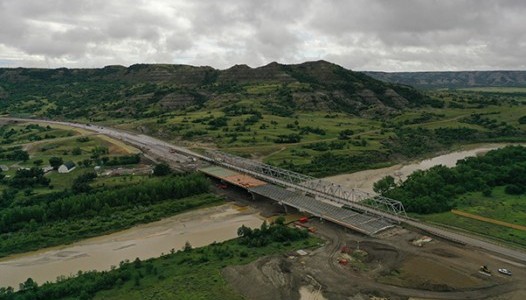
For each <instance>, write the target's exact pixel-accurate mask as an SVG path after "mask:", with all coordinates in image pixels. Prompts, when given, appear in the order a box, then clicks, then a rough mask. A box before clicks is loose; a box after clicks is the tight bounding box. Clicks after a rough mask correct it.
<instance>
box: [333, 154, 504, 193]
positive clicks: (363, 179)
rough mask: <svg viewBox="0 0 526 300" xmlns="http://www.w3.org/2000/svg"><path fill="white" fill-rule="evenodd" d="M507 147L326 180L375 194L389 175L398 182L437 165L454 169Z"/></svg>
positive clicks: (440, 157) (441, 156)
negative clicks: (469, 159) (376, 185)
mask: <svg viewBox="0 0 526 300" xmlns="http://www.w3.org/2000/svg"><path fill="white" fill-rule="evenodd" d="M506 145H507V144H485V145H479V146H477V147H476V148H473V149H469V150H462V151H455V152H451V153H448V154H444V155H440V156H437V157H434V158H430V159H426V160H422V161H419V162H415V163H409V164H398V165H394V166H391V167H387V168H381V169H372V170H364V171H360V172H356V173H351V174H342V175H337V176H332V177H327V178H326V179H327V180H329V181H332V182H334V183H337V184H340V185H342V186H345V187H348V188H357V189H360V190H362V191H366V192H369V193H373V184H374V183H375V182H377V181H378V180H380V179H382V178H383V177H385V176H387V175H391V176H393V177H394V178H395V179H396V180H397V181H398V180H405V179H406V178H407V176H409V175H410V174H411V173H413V172H414V171H416V170H427V169H429V168H431V167H433V166H436V165H444V166H447V167H453V166H455V165H456V163H457V161H458V160H460V159H463V158H466V157H469V156H476V155H481V154H484V153H486V152H488V151H490V150H494V149H498V148H502V147H505V146H506Z"/></svg>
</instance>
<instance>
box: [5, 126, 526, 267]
mask: <svg viewBox="0 0 526 300" xmlns="http://www.w3.org/2000/svg"><path fill="white" fill-rule="evenodd" d="M2 119H4V120H13V121H22V122H26V121H34V122H43V123H49V124H58V125H65V126H71V127H77V128H82V129H85V130H90V131H94V132H98V133H100V134H104V135H107V136H110V137H112V138H115V139H119V140H121V141H124V142H127V143H129V144H131V145H133V146H136V147H138V148H140V149H142V150H144V151H147V152H150V153H151V154H153V155H156V156H159V157H163V158H165V159H169V160H171V161H174V162H179V163H191V162H193V161H194V160H195V159H201V160H205V161H207V162H212V160H211V159H210V158H208V157H206V156H204V155H201V154H199V153H196V152H193V151H191V150H189V149H187V148H184V147H179V146H175V145H172V144H170V143H167V142H164V141H161V140H159V139H156V138H153V137H150V136H147V135H144V134H136V133H131V132H127V131H123V130H119V129H114V128H109V127H103V126H98V125H87V124H79V123H71V122H60V121H51V120H38V119H21V118H2ZM225 166H226V167H233V168H234V169H239V168H238V167H235V166H230V165H225ZM240 171H243V172H245V173H248V174H252V175H254V176H256V177H259V178H261V179H263V180H267V181H270V182H273V183H278V184H281V185H284V186H288V187H292V188H295V189H298V190H305V189H306V188H305V187H303V186H300V185H296V184H292V183H290V182H285V181H279V182H277V181H278V180H277V179H276V178H271V177H268V176H265V175H261V174H253V173H254V172H252V171H249V170H240ZM267 177H268V178H267ZM305 191H306V192H309V193H314V194H317V195H318V196H320V197H323V198H325V199H327V200H329V201H334V202H336V203H340V202H341V201H340V200H341V199H336V197H331V196H330V195H327V194H323V193H320V192H318V191H313V190H310V189H308V190H305ZM331 198H334V199H331ZM356 206H359V207H360V208H361V209H364V210H365V211H368V210H371V213H374V214H376V215H380V216H383V217H386V218H388V219H391V220H393V221H397V222H402V223H406V224H408V225H410V226H413V227H415V228H418V229H421V230H424V231H426V232H429V233H431V234H433V235H436V236H439V237H442V238H444V239H447V240H451V241H454V242H458V243H461V244H465V245H467V246H471V247H475V248H480V249H483V250H486V251H489V252H491V253H494V254H497V255H501V256H505V257H507V258H511V259H513V260H517V261H520V262H523V263H526V252H523V251H520V250H516V249H511V248H508V247H505V246H502V245H498V244H495V243H493V242H489V241H486V240H483V239H480V238H477V237H476V236H472V235H468V234H465V233H459V232H454V231H452V230H449V229H447V230H446V229H443V228H439V227H436V226H431V225H429V224H425V223H422V222H418V221H415V220H412V219H406V218H402V217H399V216H394V215H391V214H388V213H384V212H380V211H377V210H374V211H373V210H372V209H370V208H368V207H365V206H362V205H359V204H357V205H356Z"/></svg>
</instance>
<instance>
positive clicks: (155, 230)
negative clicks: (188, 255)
mask: <svg viewBox="0 0 526 300" xmlns="http://www.w3.org/2000/svg"><path fill="white" fill-rule="evenodd" d="M263 220H264V219H263V218H262V217H260V216H259V214H258V213H257V212H256V211H255V210H254V209H251V208H248V207H243V208H241V207H238V206H235V205H232V204H224V205H220V206H214V207H208V208H204V209H199V210H195V211H190V212H186V213H182V214H179V215H176V216H173V217H169V218H166V219H163V220H161V221H157V222H153V223H148V224H143V225H139V226H135V227H133V228H130V229H127V230H124V231H120V232H116V233H113V234H109V235H105V236H100V237H96V238H90V239H87V240H83V241H81V242H78V243H74V244H71V245H67V246H60V247H55V248H50V249H42V250H39V251H35V252H29V253H24V254H18V255H14V256H11V257H6V258H3V259H1V260H0V286H12V287H18V284H19V283H21V282H24V281H25V280H26V279H27V278H29V277H31V278H32V279H33V280H35V281H36V282H38V283H39V284H41V283H44V282H45V281H55V280H56V279H57V278H58V277H63V276H65V277H68V276H71V275H75V274H76V273H77V272H78V271H79V270H82V271H88V270H108V269H110V268H111V266H117V265H119V262H121V261H123V260H125V259H128V260H134V259H135V258H137V257H139V258H140V259H141V260H144V259H147V258H151V257H158V256H160V255H161V254H162V253H169V252H170V251H171V249H175V250H180V249H182V247H183V246H184V245H185V243H186V242H187V241H188V242H189V243H190V244H191V245H192V246H194V247H200V246H205V245H208V244H211V243H213V242H214V241H215V242H221V241H225V240H229V239H232V238H235V237H237V228H238V227H240V226H241V225H245V226H247V227H252V228H255V227H259V226H260V225H261V223H262V221H263Z"/></svg>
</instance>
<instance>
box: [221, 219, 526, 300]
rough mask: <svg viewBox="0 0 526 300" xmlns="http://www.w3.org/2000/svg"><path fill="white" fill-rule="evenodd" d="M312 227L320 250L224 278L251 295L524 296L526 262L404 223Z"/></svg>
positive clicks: (230, 270)
mask: <svg viewBox="0 0 526 300" xmlns="http://www.w3.org/2000/svg"><path fill="white" fill-rule="evenodd" d="M308 224H309V226H313V227H315V228H316V233H315V235H316V236H318V237H320V238H321V239H322V240H323V244H322V245H321V246H320V247H319V248H317V249H305V252H301V251H300V253H298V252H294V253H288V254H286V255H283V256H274V257H265V258H262V259H259V260H257V261H255V262H253V263H251V264H248V265H242V266H231V267H226V268H225V269H223V270H222V274H223V276H224V277H225V279H226V280H227V281H228V282H229V283H230V284H231V285H232V286H233V287H234V288H235V289H236V290H238V291H239V292H240V293H241V294H242V295H244V296H245V297H246V298H247V299H331V300H332V299H356V300H359V299H494V300H497V299H502V300H504V299H514V300H515V299H516V300H519V299H526V266H525V265H523V264H520V263H517V262H512V261H509V260H506V259H502V258H497V257H495V256H492V255H490V254H487V253H484V252H482V251H479V250H476V249H472V248H468V247H466V246H462V245H458V244H453V243H450V242H448V241H444V240H439V239H435V238H427V237H425V236H424V235H423V234H421V233H417V232H413V231H409V230H406V229H403V228H400V227H395V228H392V229H389V230H387V231H385V232H383V233H380V234H379V236H377V237H375V238H372V237H368V236H364V235H360V234H356V233H353V232H351V231H348V230H345V229H343V228H342V227H339V226H337V225H334V224H331V223H326V222H320V221H318V220H309V222H308ZM483 265H486V266H487V267H488V269H489V270H490V271H491V273H490V274H488V273H484V272H481V271H480V268H481V266H483ZM499 268H506V269H509V270H512V271H513V275H512V276H507V275H503V274H500V273H498V271H497V270H498V269H499Z"/></svg>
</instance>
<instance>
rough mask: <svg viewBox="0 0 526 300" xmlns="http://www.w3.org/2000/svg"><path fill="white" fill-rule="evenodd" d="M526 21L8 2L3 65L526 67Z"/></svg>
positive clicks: (190, 4) (341, 3)
mask: <svg viewBox="0 0 526 300" xmlns="http://www.w3.org/2000/svg"><path fill="white" fill-rule="evenodd" d="M524 15H526V2H525V1H520V0H517V1H512V0H501V1H497V0H492V1H490V0H440V1H438V0H435V1H432V0H429V1H428V0H399V1H389V0H353V1H347V0H333V1H323V0H287V1H280V0H267V1H257V0H223V1H220V2H219V1H212V0H195V1H185V0H151V1H147V0H141V1H132V0H113V1H106V0H90V1H88V0H86V1H71V0H48V1H37V0H17V1H10V0H0V66H11V67H16V66H26V67H62V66H66V67H101V66H104V65H108V64H123V65H130V64H134V63H141V62H145V63H186V64H195V65H211V66H213V67H216V68H228V67H230V66H232V65H234V64H248V65H251V66H260V65H264V64H267V63H269V62H271V61H278V62H282V63H298V62H302V61H305V60H316V59H325V60H329V61H333V62H335V63H338V64H341V65H343V66H344V67H347V68H351V69H357V70H384V71H402V70H403V71H416V70H480V69H484V70H485V69H526V60H525V59H524V53H526V30H524V28H526V18H524Z"/></svg>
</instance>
